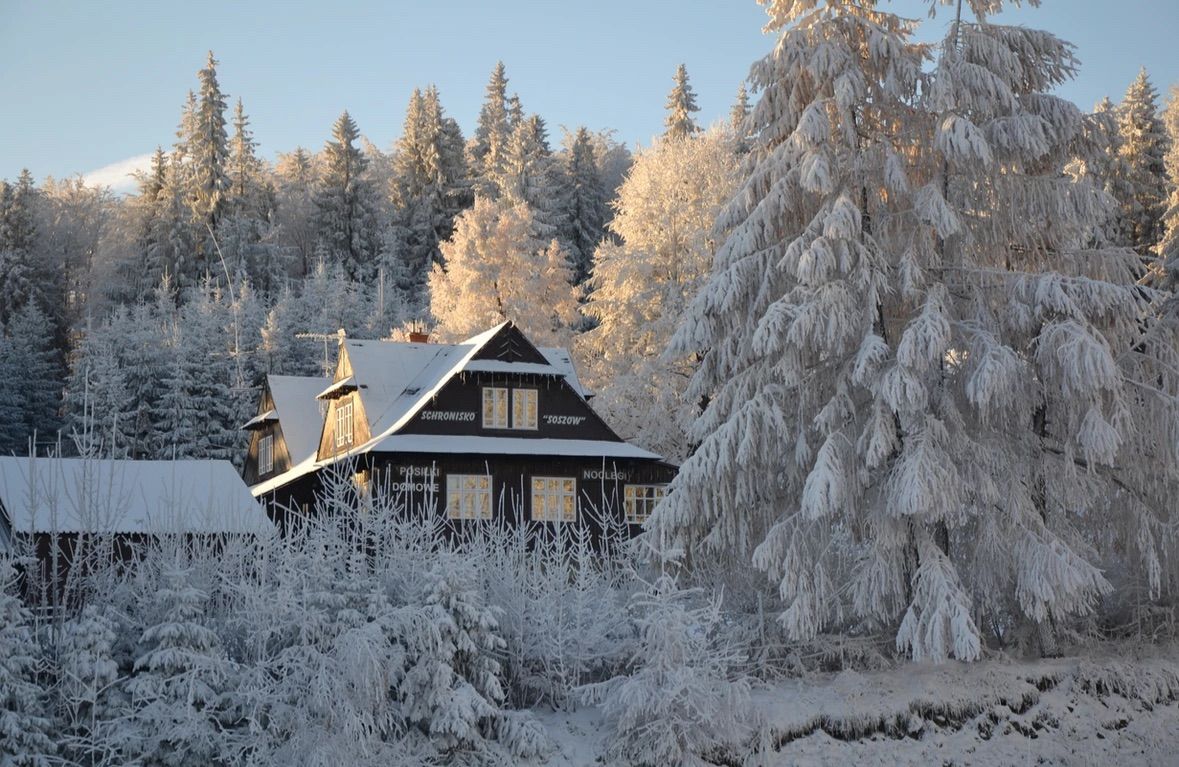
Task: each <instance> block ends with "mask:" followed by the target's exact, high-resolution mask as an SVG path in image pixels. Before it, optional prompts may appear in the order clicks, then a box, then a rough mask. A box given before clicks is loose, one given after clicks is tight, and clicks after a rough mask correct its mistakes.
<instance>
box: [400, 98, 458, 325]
mask: <svg viewBox="0 0 1179 767" xmlns="http://www.w3.org/2000/svg"><path fill="white" fill-rule="evenodd" d="M468 191H469V189H468V184H467V181H466V159H465V158H464V156H463V141H462V134H461V131H459V129H458V125H457V123H454V120H453V119H451V118H449V117H446V116H445V115H444V113H443V110H442V104H441V102H440V101H439V98H438V89H437V88H435V87H434V86H430V87H429V88H427V89H426V91H425V92H424V93H423V92H422V91H420V90H418V89H416V88H415V89H414V92H413V94H412V95H411V96H410V100H409V106H408V107H407V108H406V110H405V124H404V127H403V128H402V133H401V138H400V139H398V140H397V146H396V153H395V155H394V176H393V189H392V197H393V203H394V209H395V211H396V212H395V217H394V229H395V234H396V252H395V253H393V254H386V258H385V263H384V266H385V268H386V271H387V272H389V273H395V272H396V271H397V270H396V268H394V265H393V264H391V263H389V261H390V258H389V255H392V256H393V257H394V258H396V259H397V260H398V261H400V262H402V263H401V268H402V270H403V272H404V274H405V276H406V278H407V280H408V282H407V284H404V285H401V286H400V287H401V289H402V291H403V292H404V293H406V294H407V295H408V296H409V297H410V298H411V302H412V303H414V304H415V305H416V304H418V303H420V302H421V301H422V300H424V295H423V294H424V292H425V285H426V281H427V278H428V275H429V273H430V267H431V266H433V265H434V264H435V263H438V262H439V261H440V260H441V257H442V256H441V252H440V251H439V247H438V246H439V243H441V242H443V241H445V240H447V239H449V238H450V235H451V233H452V232H453V230H454V218H455V216H457V215H458V214H459V213H460V212H461V211H462V210H463V209H464V208H465V207H466V206H467V205H468V203H469V201H468V199H467V197H468Z"/></svg>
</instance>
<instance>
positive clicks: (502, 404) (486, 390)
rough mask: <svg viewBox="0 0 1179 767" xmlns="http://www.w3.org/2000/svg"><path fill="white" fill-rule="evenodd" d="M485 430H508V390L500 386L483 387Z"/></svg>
mask: <svg viewBox="0 0 1179 767" xmlns="http://www.w3.org/2000/svg"><path fill="white" fill-rule="evenodd" d="M483 428H484V429H506V428H508V390H507V389H506V388H503V387H500V386H484V387H483Z"/></svg>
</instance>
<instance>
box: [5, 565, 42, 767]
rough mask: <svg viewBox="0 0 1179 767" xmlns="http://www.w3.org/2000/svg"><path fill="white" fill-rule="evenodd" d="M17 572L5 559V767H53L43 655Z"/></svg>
mask: <svg viewBox="0 0 1179 767" xmlns="http://www.w3.org/2000/svg"><path fill="white" fill-rule="evenodd" d="M15 591H16V572H15V569H14V567H13V564H12V562H11V560H9V559H8V558H7V557H0V744H3V745H2V748H0V765H4V767H8V765H9V764H12V765H14V766H17V765H19V766H21V767H23V766H24V765H43V764H49V763H50V762H49V760H50V755H51V754H52V753H53V751H54V747H53V742H52V741H51V740H50V738H49V733H50V732H51V723H50V720H49V718H48V717H47V716H46V711H45V694H44V691H43V690H42V689H41V686H40V684H39V680H38V677H37V672H38V667H39V663H40V651H39V648H38V646H37V643H36V642H35V641H34V639H33V633H32V629H31V627H32V615H30V613H29V611H28V610H27V609H25V607H24V606H23V605H22V604H21V602H20V599H19V598H18V597H17V596H16V595H15Z"/></svg>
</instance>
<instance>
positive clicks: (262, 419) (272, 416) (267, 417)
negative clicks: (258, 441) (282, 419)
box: [242, 410, 278, 429]
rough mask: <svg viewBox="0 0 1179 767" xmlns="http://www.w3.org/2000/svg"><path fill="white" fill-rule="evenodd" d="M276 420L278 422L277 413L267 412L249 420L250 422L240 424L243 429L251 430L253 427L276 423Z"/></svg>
mask: <svg viewBox="0 0 1179 767" xmlns="http://www.w3.org/2000/svg"><path fill="white" fill-rule="evenodd" d="M277 420H278V411H276V410H267V411H266V412H265V413H262V414H261V415H256V416H254V417H253V418H251V419H250V420H248V421H246V422H245V423H244V424H242V428H243V429H252V428H254V427H255V426H260V425H261V424H264V423H270V422H271V421H277Z"/></svg>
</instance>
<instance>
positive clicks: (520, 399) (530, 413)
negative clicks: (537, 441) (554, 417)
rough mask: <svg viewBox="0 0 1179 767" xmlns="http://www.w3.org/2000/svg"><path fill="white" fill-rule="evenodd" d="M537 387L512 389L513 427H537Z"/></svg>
mask: <svg viewBox="0 0 1179 767" xmlns="http://www.w3.org/2000/svg"><path fill="white" fill-rule="evenodd" d="M536 420H537V419H536V389H512V428H513V429H535V428H536Z"/></svg>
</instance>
